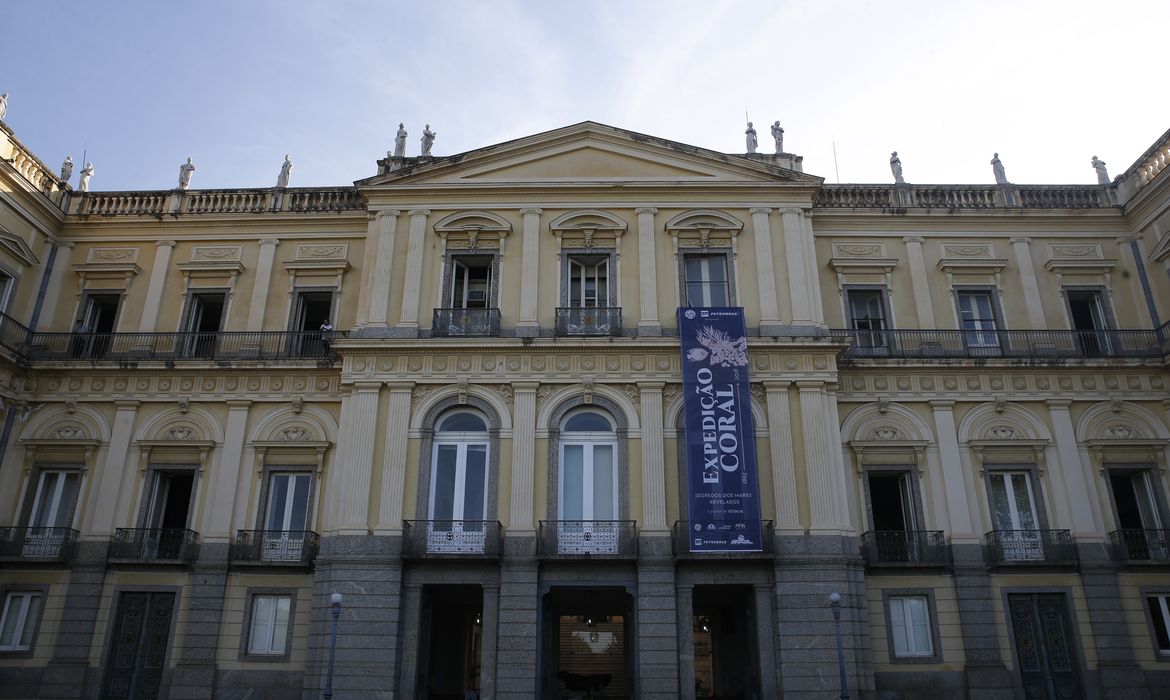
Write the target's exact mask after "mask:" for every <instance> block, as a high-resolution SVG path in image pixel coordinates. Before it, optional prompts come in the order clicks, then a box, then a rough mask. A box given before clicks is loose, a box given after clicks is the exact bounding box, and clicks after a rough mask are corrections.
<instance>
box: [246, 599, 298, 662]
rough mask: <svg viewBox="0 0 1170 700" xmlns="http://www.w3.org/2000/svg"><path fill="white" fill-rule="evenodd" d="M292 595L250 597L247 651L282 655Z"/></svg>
mask: <svg viewBox="0 0 1170 700" xmlns="http://www.w3.org/2000/svg"><path fill="white" fill-rule="evenodd" d="M291 609H292V597H291V596H287V595H257V596H253V597H252V620H251V625H250V627H251V629H250V630H249V632H248V653H249V654H263V655H276V656H279V655H282V654H284V652H285V647H286V645H287V644H288V627H289V611H290V610H291Z"/></svg>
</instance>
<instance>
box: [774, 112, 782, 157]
mask: <svg viewBox="0 0 1170 700" xmlns="http://www.w3.org/2000/svg"><path fill="white" fill-rule="evenodd" d="M772 138H774V139H776V152H777V153H783V152H784V127H782V126H780V120H779V119H777V120H776V122H775V123H774V124H772Z"/></svg>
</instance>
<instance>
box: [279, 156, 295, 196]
mask: <svg viewBox="0 0 1170 700" xmlns="http://www.w3.org/2000/svg"><path fill="white" fill-rule="evenodd" d="M292 165H293V164H292V158H289V157H288V154H287V153H286V154H284V163H283V164H282V165H281V166H280V175H277V176H276V186H277V187H279V188H281V189H283V188H285V187H288V179H289V176H290V175H292Z"/></svg>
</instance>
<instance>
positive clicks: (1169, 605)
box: [1146, 593, 1170, 656]
mask: <svg viewBox="0 0 1170 700" xmlns="http://www.w3.org/2000/svg"><path fill="white" fill-rule="evenodd" d="M1146 605H1147V606H1148V608H1149V610H1150V622H1151V623H1152V624H1153V625H1154V644H1155V646H1156V647H1157V649H1158V653H1159V654H1160V655H1162V656H1170V595H1167V594H1164V593H1163V594H1160V595H1152V596H1147V597H1146Z"/></svg>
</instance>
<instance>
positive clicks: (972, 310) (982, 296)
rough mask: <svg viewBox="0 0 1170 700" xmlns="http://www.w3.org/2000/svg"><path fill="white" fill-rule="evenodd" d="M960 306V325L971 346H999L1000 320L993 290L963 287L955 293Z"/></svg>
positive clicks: (965, 339) (964, 337)
mask: <svg viewBox="0 0 1170 700" xmlns="http://www.w3.org/2000/svg"><path fill="white" fill-rule="evenodd" d="M955 299H956V303H957V304H958V306H959V327H960V328H961V329H962V330H963V331H964V333H963V339H964V342H966V344H967V345H968V346H969V347H976V348H987V347H998V346H999V334H998V333H997V332H996V331H997V330H998V329H999V320H998V316H997V315H996V308H995V299H994V297H993V290H990V289H961V290H958V291H956V293H955Z"/></svg>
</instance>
